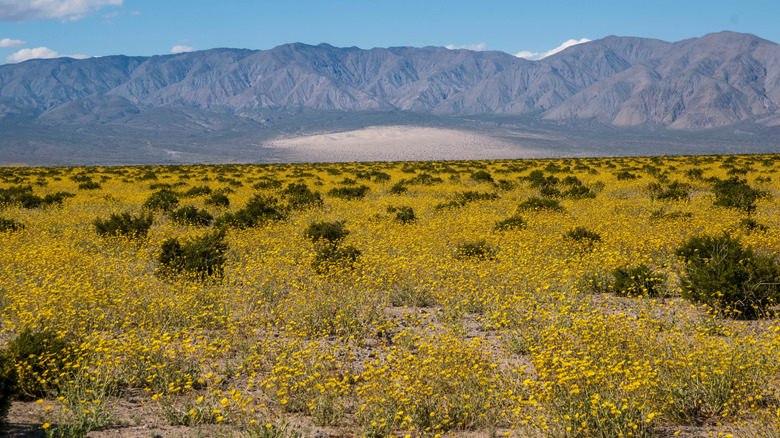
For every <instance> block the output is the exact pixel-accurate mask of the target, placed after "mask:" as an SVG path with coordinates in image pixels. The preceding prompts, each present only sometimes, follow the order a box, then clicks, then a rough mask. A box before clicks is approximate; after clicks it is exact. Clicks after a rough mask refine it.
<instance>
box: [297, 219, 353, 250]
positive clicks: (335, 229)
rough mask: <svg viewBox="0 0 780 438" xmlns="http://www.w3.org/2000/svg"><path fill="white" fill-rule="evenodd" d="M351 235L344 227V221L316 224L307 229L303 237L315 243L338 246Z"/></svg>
mask: <svg viewBox="0 0 780 438" xmlns="http://www.w3.org/2000/svg"><path fill="white" fill-rule="evenodd" d="M348 234H349V230H347V229H346V227H345V226H344V221H336V222H314V223H311V224H309V226H308V227H306V230H305V231H304V232H303V236H304V237H306V238H307V239H309V240H311V241H312V242H314V243H320V242H322V243H326V244H330V245H337V244H338V243H339V242H341V241H342V240H344V238H346V237H347V235H348Z"/></svg>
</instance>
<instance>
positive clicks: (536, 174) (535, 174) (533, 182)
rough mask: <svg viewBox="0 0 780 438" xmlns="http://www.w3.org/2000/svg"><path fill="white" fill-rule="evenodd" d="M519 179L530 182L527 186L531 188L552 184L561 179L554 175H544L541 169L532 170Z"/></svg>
mask: <svg viewBox="0 0 780 438" xmlns="http://www.w3.org/2000/svg"><path fill="white" fill-rule="evenodd" d="M521 179H523V180H525V181H528V182H529V183H530V184H529V186H530V187H531V188H532V189H535V188H540V187H549V186H554V185H556V184H558V183H560V182H561V180H559V179H558V178H557V177H555V176H554V175H548V176H544V172H542V171H541V170H534V171H532V172H531V173H529V174H528V176H525V177H523V178H521Z"/></svg>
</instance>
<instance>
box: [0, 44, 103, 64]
mask: <svg viewBox="0 0 780 438" xmlns="http://www.w3.org/2000/svg"><path fill="white" fill-rule="evenodd" d="M51 58H76V59H85V58H89V56H87V55H80V54H76V55H60V54H59V53H57V52H56V51H55V50H52V49H50V48H48V47H36V48H34V49H22V50H19V51H18V52H16V53H13V54H11V55H8V56H6V57H5V62H22V61H27V60H28V59H51Z"/></svg>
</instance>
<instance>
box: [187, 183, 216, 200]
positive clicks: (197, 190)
mask: <svg viewBox="0 0 780 438" xmlns="http://www.w3.org/2000/svg"><path fill="white" fill-rule="evenodd" d="M211 193H212V190H211V187H209V186H195V187H190V188H189V190H187V191H186V192H184V193H182V194H181V196H182V197H184V198H195V197H197V196H203V195H210V194H211Z"/></svg>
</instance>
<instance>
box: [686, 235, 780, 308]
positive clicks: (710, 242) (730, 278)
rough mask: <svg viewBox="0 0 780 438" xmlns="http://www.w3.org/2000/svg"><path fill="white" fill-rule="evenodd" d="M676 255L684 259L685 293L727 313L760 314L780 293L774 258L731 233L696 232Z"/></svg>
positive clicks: (775, 300)
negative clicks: (748, 246)
mask: <svg viewBox="0 0 780 438" xmlns="http://www.w3.org/2000/svg"><path fill="white" fill-rule="evenodd" d="M675 255H677V256H678V257H680V258H681V259H682V260H683V261H684V262H685V270H684V274H683V276H682V277H681V279H680V285H681V286H682V289H683V297H685V298H688V299H690V300H693V301H697V302H701V303H704V304H707V305H708V306H710V307H712V308H714V309H716V310H719V311H721V312H723V313H725V314H726V315H728V316H733V317H741V318H754V317H757V316H760V315H762V314H763V313H764V312H765V310H766V309H767V308H768V307H770V306H772V305H774V304H775V303H777V300H778V297H780V287H779V285H780V283H779V282H780V268H778V266H777V265H776V264H775V263H774V260H772V258H770V257H767V256H760V255H756V254H754V253H753V250H752V249H751V248H743V247H742V244H741V243H740V241H739V240H738V239H736V238H734V237H732V236H730V235H729V234H726V233H724V234H722V235H720V236H715V237H713V236H707V235H698V236H693V237H691V238H690V239H688V240H687V241H686V242H685V243H683V244H682V245H681V246H680V247H679V248H677V250H676V251H675Z"/></svg>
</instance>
